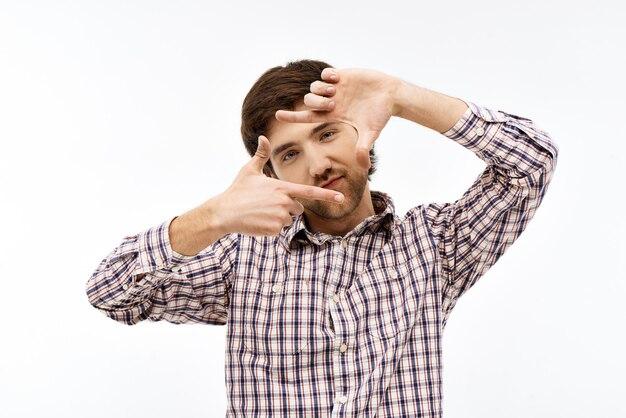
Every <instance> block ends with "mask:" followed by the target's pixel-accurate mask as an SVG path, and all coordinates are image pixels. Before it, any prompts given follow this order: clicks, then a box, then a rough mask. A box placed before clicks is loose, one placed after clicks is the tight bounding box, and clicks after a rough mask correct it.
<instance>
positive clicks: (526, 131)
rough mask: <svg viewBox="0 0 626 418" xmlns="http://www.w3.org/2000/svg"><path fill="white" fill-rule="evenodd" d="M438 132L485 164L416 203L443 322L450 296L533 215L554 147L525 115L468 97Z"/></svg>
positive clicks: (554, 154) (468, 283)
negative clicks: (448, 191)
mask: <svg viewBox="0 0 626 418" xmlns="http://www.w3.org/2000/svg"><path fill="white" fill-rule="evenodd" d="M443 134H444V135H445V136H446V137H448V138H450V139H452V140H454V141H455V142H457V143H458V144H460V145H462V146H464V147H466V148H467V149H469V150H470V151H472V152H474V153H475V154H476V156H478V157H479V158H481V159H482V160H483V161H485V163H486V164H487V167H486V169H485V170H484V171H483V172H482V173H481V175H480V176H479V177H478V178H477V179H476V181H475V182H474V183H473V184H472V186H471V187H470V188H469V189H468V190H467V191H466V192H465V193H464V194H463V196H462V197H461V198H460V199H458V200H457V201H455V202H454V203H447V204H430V205H428V206H426V207H425V208H422V207H420V208H418V209H421V210H422V211H423V212H422V213H421V214H418V216H423V218H424V219H425V221H426V224H427V225H428V226H429V228H430V230H431V233H432V235H433V236H434V237H435V242H436V243H437V247H438V253H439V258H440V261H441V268H442V273H443V277H444V279H445V280H444V283H442V284H441V285H442V288H443V311H444V315H445V316H444V324H445V322H446V321H447V318H448V316H449V315H450V312H451V310H452V308H453V307H454V305H455V304H456V301H457V300H458V298H459V297H460V296H461V295H462V294H464V293H465V292H466V291H467V290H468V289H469V288H470V287H472V286H473V285H474V284H475V283H476V281H477V280H478V279H479V278H480V277H481V276H482V275H484V274H485V272H486V271H487V270H488V269H489V268H490V267H491V266H492V265H493V264H494V263H495V262H496V261H497V260H498V259H499V258H500V257H501V256H502V254H503V253H504V252H505V251H506V250H507V249H508V248H509V247H510V246H511V244H512V243H513V242H514V241H515V240H516V239H517V238H518V237H519V236H520V234H521V233H522V231H523V230H524V229H525V228H526V226H527V225H528V222H529V221H530V220H531V219H532V217H533V216H534V214H535V211H536V210H537V208H538V207H539V205H540V204H541V202H542V200H543V197H544V195H545V192H546V190H547V187H548V185H549V183H550V181H551V179H552V175H553V173H554V169H555V167H556V160H557V156H558V148H557V146H556V144H555V143H554V142H553V141H552V140H551V138H550V136H549V135H548V134H547V133H546V132H544V131H543V130H541V129H539V128H538V127H536V126H535V124H534V123H533V122H532V121H531V120H529V119H526V118H521V117H519V116H515V115H512V114H509V113H505V112H494V111H491V110H489V109H486V108H484V107H480V106H477V105H475V104H472V103H470V104H469V109H467V110H466V112H465V113H464V114H463V116H462V117H461V119H459V120H458V122H457V123H456V124H455V125H454V126H453V127H452V128H451V129H449V130H448V131H446V132H444V133H443Z"/></svg>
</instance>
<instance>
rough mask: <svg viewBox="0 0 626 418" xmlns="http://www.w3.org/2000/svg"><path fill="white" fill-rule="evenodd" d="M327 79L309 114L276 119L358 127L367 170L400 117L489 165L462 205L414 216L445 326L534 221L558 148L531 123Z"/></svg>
mask: <svg viewBox="0 0 626 418" xmlns="http://www.w3.org/2000/svg"><path fill="white" fill-rule="evenodd" d="M321 78H322V80H320V81H316V82H314V83H313V84H312V85H311V92H310V93H309V94H307V95H306V96H305V98H304V101H305V104H306V105H307V107H309V108H310V110H304V111H297V112H294V111H282V110H281V111H279V112H277V114H276V118H277V119H279V120H284V121H290V122H317V121H328V120H339V121H343V122H347V123H351V124H353V125H354V126H355V127H356V128H357V131H358V132H359V146H358V147H359V148H360V149H358V150H357V153H359V156H360V160H361V161H365V163H366V164H365V165H367V164H369V158H368V156H369V149H370V148H371V147H372V146H373V143H374V141H375V140H376V139H377V138H378V135H379V134H380V132H381V131H382V129H383V128H384V126H385V125H386V123H387V121H388V120H389V118H390V117H391V116H398V117H402V118H405V119H408V120H411V121H413V122H415V123H418V124H420V125H423V126H426V127H428V128H431V129H434V130H436V131H437V132H440V133H443V134H444V135H445V136H446V137H448V138H450V139H452V140H454V141H456V142H457V143H459V144H460V145H462V146H464V147H466V148H467V149H469V150H470V151H472V152H474V153H475V154H476V155H477V156H478V157H479V158H481V159H482V160H483V161H485V163H486V164H487V168H486V169H485V171H484V172H483V173H482V174H481V175H480V176H479V178H478V179H477V180H476V181H475V182H474V184H473V185H472V186H471V187H470V188H469V190H467V191H466V192H465V194H464V195H463V196H462V197H461V198H460V199H459V200H457V201H456V202H454V203H450V204H432V205H428V206H427V207H426V208H425V209H424V208H423V207H422V206H420V207H418V208H416V209H414V212H413V214H412V215H413V216H416V217H421V218H422V219H423V220H424V221H425V223H426V224H427V225H428V227H429V229H430V231H431V236H433V237H434V242H435V244H436V245H437V249H438V257H439V258H438V261H439V265H440V267H441V269H442V273H443V274H442V275H443V277H444V278H445V280H444V283H442V284H441V286H442V288H443V310H444V312H445V319H447V317H448V315H449V314H450V311H451V310H452V308H453V307H454V304H455V303H456V300H457V299H458V297H459V296H461V295H462V294H463V293H464V292H466V291H467V290H468V289H469V288H470V287H471V286H472V285H473V284H474V283H475V282H476V280H477V279H478V278H479V277H481V276H482V275H483V274H484V273H485V272H486V271H487V270H488V269H489V268H490V267H491V266H492V265H493V264H494V263H495V262H496V261H497V260H498V259H499V257H500V256H501V255H502V254H503V253H504V251H505V250H506V249H507V248H508V247H509V246H510V245H511V244H512V243H513V241H515V239H517V237H518V236H519V235H520V234H521V233H522V231H523V230H524V228H525V227H526V225H527V224H528V222H529V221H530V219H531V218H532V217H533V215H534V213H535V211H536V209H537V208H538V207H539V205H540V203H541V201H542V199H543V196H544V194H545V192H546V189H547V187H548V184H549V183H550V180H551V178H552V174H553V172H554V169H555V167H556V159H557V154H558V148H557V146H556V145H555V144H554V142H552V140H551V138H550V136H549V135H548V134H547V133H546V132H544V131H542V130H541V129H539V128H537V127H536V126H535V124H534V123H533V122H532V121H531V120H529V119H526V118H521V117H519V116H515V115H512V114H508V113H504V112H493V111H491V110H488V109H485V108H482V107H479V106H476V105H474V104H469V106H468V104H466V103H465V102H463V101H462V100H460V99H456V98H453V97H449V96H446V95H444V94H441V93H437V92H433V91H430V90H427V89H424V88H421V87H418V86H414V85H411V84H410V83H407V82H404V81H401V80H399V79H397V78H394V77H391V76H388V75H386V74H382V73H379V72H376V71H371V70H361V69H345V70H344V69H341V70H338V69H334V68H326V69H324V71H323V72H322V74H321ZM416 211H417V212H420V213H416ZM444 323H445V320H444Z"/></svg>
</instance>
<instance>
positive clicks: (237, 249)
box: [87, 60, 558, 417]
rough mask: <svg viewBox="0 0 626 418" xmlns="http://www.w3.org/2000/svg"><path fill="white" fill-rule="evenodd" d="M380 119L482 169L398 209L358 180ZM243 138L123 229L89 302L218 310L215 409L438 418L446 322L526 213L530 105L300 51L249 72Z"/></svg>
mask: <svg viewBox="0 0 626 418" xmlns="http://www.w3.org/2000/svg"><path fill="white" fill-rule="evenodd" d="M392 116H397V117H402V118H405V119H408V120H411V121H414V122H415V123H418V124H421V125H423V126H426V127H429V128H431V129H434V130H436V131H438V132H440V133H442V134H443V135H444V136H446V137H448V138H450V139H452V140H454V141H456V142H457V143H459V144H460V145H462V146H464V147H466V148H467V149H469V150H470V151H472V152H474V153H475V154H476V155H477V156H478V157H479V158H481V159H483V160H484V161H485V162H486V163H487V167H486V169H485V170H484V172H483V173H482V174H481V175H480V176H479V178H478V179H477V180H476V181H475V182H474V184H473V185H472V186H471V187H470V188H469V190H467V192H466V193H465V194H464V195H463V196H462V197H461V198H460V199H458V200H457V201H455V202H453V203H449V204H434V203H433V204H427V205H420V206H416V207H414V208H413V209H411V210H410V211H409V212H408V213H407V214H406V215H405V217H404V218H400V217H399V216H397V215H395V213H394V207H393V202H392V200H391V198H390V197H389V196H387V195H386V194H384V193H380V192H370V190H369V185H368V181H367V180H368V174H371V173H372V172H373V170H374V167H373V165H372V159H371V158H370V157H373V155H374V154H373V151H372V147H373V144H374V141H375V140H376V138H378V136H379V134H380V132H381V130H382V129H383V128H384V127H385V125H386V123H387V121H388V120H389V119H390V118H391V117H392ZM242 134H243V140H244V143H245V145H246V148H247V149H248V151H249V152H250V153H251V154H254V155H253V156H252V158H251V160H250V161H249V162H248V163H247V164H246V165H245V166H244V167H243V168H242V169H241V170H240V172H239V174H238V175H237V177H236V178H235V180H234V182H233V183H232V185H231V186H230V187H229V188H228V189H227V190H226V191H225V192H223V193H222V194H220V195H218V196H215V197H213V198H211V199H209V200H208V201H206V202H205V203H204V204H202V205H200V206H199V207H197V208H194V209H192V210H190V211H189V212H187V213H185V214H183V215H180V216H178V217H175V218H174V219H171V220H168V221H166V222H164V223H162V224H161V225H158V226H156V227H154V228H151V229H148V230H147V231H144V232H141V233H139V234H136V235H133V236H129V237H127V238H125V239H124V241H123V242H122V243H121V244H120V246H118V247H117V248H116V249H114V250H113V252H111V254H109V256H107V258H105V259H104V260H103V261H102V263H101V264H100V266H99V267H98V269H97V270H96V271H95V272H94V274H93V276H92V277H91V279H90V280H89V282H88V283H87V294H88V297H89V301H90V302H91V303H92V304H93V305H94V306H95V307H96V308H98V309H100V310H101V311H103V312H104V313H106V314H107V315H108V316H109V317H111V318H113V319H115V320H117V321H120V322H123V323H126V324H135V323H137V322H139V321H141V320H144V319H149V320H151V321H159V320H166V321H170V322H174V323H183V322H199V323H205V324H215V325H223V324H226V325H227V326H228V328H227V334H226V338H227V341H226V343H227V350H226V386H227V392H228V407H227V416H232V417H240V416H241V417H243V416H273V417H276V416H281V417H319V416H330V415H331V414H336V415H337V416H345V417H356V416H377V417H416V416H420V417H440V416H441V414H442V411H441V394H442V387H441V385H442V382H441V377H442V364H441V353H442V351H441V341H442V333H443V329H444V327H445V324H446V321H447V319H448V317H449V315H450V312H451V311H452V309H453V307H454V305H455V304H456V301H457V300H458V298H459V297H460V296H461V295H462V294H463V293H465V292H466V291H467V290H468V289H469V288H470V287H471V286H472V285H473V284H474V283H475V282H476V281H477V280H478V279H479V278H480V277H481V276H482V275H483V274H484V273H485V272H486V271H487V269H489V267H491V266H492V265H493V264H494V263H495V262H496V261H497V260H498V258H499V257H500V256H501V255H502V254H503V252H504V251H505V250H506V249H507V248H508V247H509V246H510V245H511V244H512V243H513V241H514V240H515V239H516V238H517V237H518V236H519V235H520V234H521V232H522V231H523V230H524V228H525V226H526V225H527V223H528V221H529V220H530V219H531V218H532V216H533V215H534V213H535V210H536V209H537V207H538V206H539V204H540V203H541V201H542V199H543V196H544V194H545V191H546V188H547V186H548V184H549V182H550V179H551V177H552V173H553V170H554V168H555V164H556V157H557V152H558V151H557V147H556V145H555V144H554V143H553V142H552V141H551V139H550V137H549V136H548V134H546V133H545V132H543V131H542V130H540V129H538V128H537V127H536V126H535V125H534V124H533V122H531V121H530V120H529V119H525V118H521V117H518V116H515V115H512V114H508V113H504V112H501V111H498V112H495V111H492V110H488V109H486V108H484V107H481V106H477V105H475V104H472V103H466V102H464V101H462V100H459V99H456V98H452V97H448V96H446V95H443V94H439V93H436V92H432V91H429V90H426V89H423V88H420V87H417V86H414V85H411V84H410V83H407V82H404V81H401V80H399V79H396V78H394V77H390V76H388V75H385V74H381V73H378V72H375V71H369V70H360V69H341V70H340V69H334V68H330V66H329V65H328V64H326V63H323V62H319V61H309V60H305V61H299V62H295V63H290V64H288V65H287V66H286V67H276V68H272V69H271V70H269V71H268V72H266V73H265V74H264V75H263V76H261V78H260V79H259V80H258V81H257V82H256V83H255V85H254V86H253V87H252V89H251V90H250V92H249V93H248V96H247V97H246V99H245V101H244V105H243V112H242Z"/></svg>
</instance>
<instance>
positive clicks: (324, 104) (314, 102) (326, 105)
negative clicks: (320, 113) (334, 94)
mask: <svg viewBox="0 0 626 418" xmlns="http://www.w3.org/2000/svg"><path fill="white" fill-rule="evenodd" d="M304 104H305V105H307V106H308V107H310V108H312V109H314V110H333V108H334V107H335V102H334V101H333V100H332V99H329V98H328V97H324V96H319V95H317V94H314V93H307V94H305V95H304Z"/></svg>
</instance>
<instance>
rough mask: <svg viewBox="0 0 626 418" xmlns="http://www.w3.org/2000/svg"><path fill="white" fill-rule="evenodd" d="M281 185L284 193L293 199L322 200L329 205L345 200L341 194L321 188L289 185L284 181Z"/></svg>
mask: <svg viewBox="0 0 626 418" xmlns="http://www.w3.org/2000/svg"><path fill="white" fill-rule="evenodd" d="M282 183H283V188H284V190H285V192H286V193H287V194H288V195H289V196H291V197H294V198H295V197H300V198H303V199H309V200H323V201H326V202H331V203H342V202H343V201H344V199H345V197H344V195H343V194H342V193H340V192H336V191H334V190H328V189H324V188H323V187H316V186H308V185H305V184H296V183H289V182H286V181H283V182H282Z"/></svg>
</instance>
